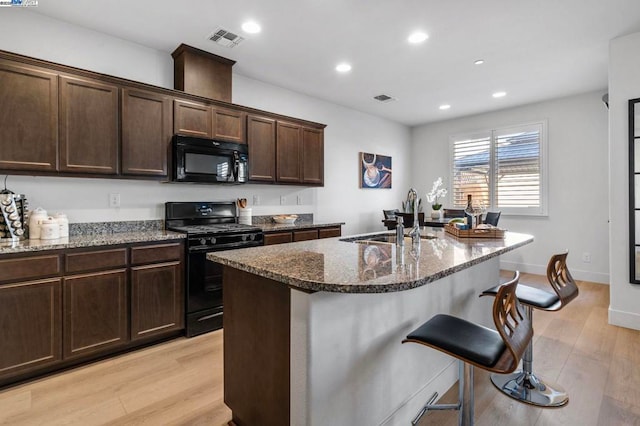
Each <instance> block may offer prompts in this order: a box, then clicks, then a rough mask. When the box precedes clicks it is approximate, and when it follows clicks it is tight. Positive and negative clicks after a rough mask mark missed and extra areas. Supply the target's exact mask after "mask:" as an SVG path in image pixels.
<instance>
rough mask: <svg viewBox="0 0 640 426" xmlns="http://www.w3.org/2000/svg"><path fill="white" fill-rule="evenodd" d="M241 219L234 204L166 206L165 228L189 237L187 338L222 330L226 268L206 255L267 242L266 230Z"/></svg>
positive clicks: (232, 202)
mask: <svg viewBox="0 0 640 426" xmlns="http://www.w3.org/2000/svg"><path fill="white" fill-rule="evenodd" d="M237 219H238V215H237V210H236V203H235V202H234V201H228V202H169V203H165V227H166V228H167V229H168V230H171V231H176V232H183V233H186V234H187V244H186V250H187V255H186V280H185V282H186V292H185V293H186V309H185V312H186V321H185V324H186V334H187V337H192V336H196V335H198V334H202V333H206V332H208V331H213V330H217V329H219V328H222V317H223V305H222V266H221V265H219V264H217V263H214V262H210V261H208V260H207V259H206V254H207V253H209V252H213V251H220V250H231V249H236V248H245V247H254V246H261V245H262V244H263V242H264V235H263V233H262V229H260V228H259V227H256V226H251V225H243V224H239V223H237V222H238V220H237Z"/></svg>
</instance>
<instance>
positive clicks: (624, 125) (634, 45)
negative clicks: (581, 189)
mask: <svg viewBox="0 0 640 426" xmlns="http://www.w3.org/2000/svg"><path fill="white" fill-rule="evenodd" d="M639 49H640V33H635V34H631V35H629V36H625V37H621V38H618V39H614V40H612V41H611V43H610V45H609V107H610V110H609V185H610V186H609V190H610V201H609V208H610V215H611V233H610V237H609V247H610V249H609V255H610V258H611V263H610V265H611V266H610V268H611V289H610V295H611V304H610V305H609V322H610V323H611V324H615V325H620V326H623V327H629V328H634V329H638V330H640V285H637V284H631V283H630V282H629V192H628V191H629V175H628V173H629V169H628V166H627V164H628V153H629V148H628V147H629V140H628V117H629V116H628V106H627V101H628V100H629V99H634V98H638V97H640V57H638V50H639Z"/></svg>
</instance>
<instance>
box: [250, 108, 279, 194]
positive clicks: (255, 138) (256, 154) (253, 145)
mask: <svg viewBox="0 0 640 426" xmlns="http://www.w3.org/2000/svg"><path fill="white" fill-rule="evenodd" d="M247 143H248V144H249V180H255V181H262V182H275V180H276V173H275V172H276V121H275V120H272V119H270V118H265V117H259V116H255V115H250V116H249V117H247Z"/></svg>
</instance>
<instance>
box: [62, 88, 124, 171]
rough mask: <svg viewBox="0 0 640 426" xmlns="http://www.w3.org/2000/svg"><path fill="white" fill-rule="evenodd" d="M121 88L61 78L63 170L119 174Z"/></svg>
mask: <svg viewBox="0 0 640 426" xmlns="http://www.w3.org/2000/svg"><path fill="white" fill-rule="evenodd" d="M118 115H119V114H118V87H117V86H113V85H110V84H105V83H101V82H98V81H94V80H88V79H80V78H71V77H60V170H61V171H65V172H75V173H99V174H116V173H117V172H118V145H119V142H120V140H119V127H118Z"/></svg>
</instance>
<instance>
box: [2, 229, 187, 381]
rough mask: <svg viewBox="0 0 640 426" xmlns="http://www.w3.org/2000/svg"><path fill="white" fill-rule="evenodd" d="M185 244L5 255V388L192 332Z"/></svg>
mask: <svg viewBox="0 0 640 426" xmlns="http://www.w3.org/2000/svg"><path fill="white" fill-rule="evenodd" d="M183 258H184V244H183V242H182V241H175V240H174V241H163V242H155V243H144V244H126V245H125V244H123V245H119V246H115V247H114V246H103V247H94V248H91V249H67V250H53V251H49V252H45V253H38V254H35V255H34V254H29V253H25V254H24V255H7V256H6V257H5V256H0V266H2V267H3V268H4V270H5V273H4V274H0V386H5V385H7V384H11V383H13V382H16V381H19V380H24V379H29V378H33V377H36V376H38V375H40V374H43V373H46V372H50V371H54V370H56V369H59V368H63V367H69V366H72V365H76V364H79V363H82V362H87V361H90V360H92V359H95V358H98V357H103V356H106V355H109V354H113V353H117V352H120V351H123V350H128V349H131V348H134V347H136V346H140V345H143V344H148V343H151V342H153V341H156V340H160V339H164V338H170V337H174V336H177V335H179V334H180V332H181V330H182V329H183V328H184V267H183V265H184V263H183Z"/></svg>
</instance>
